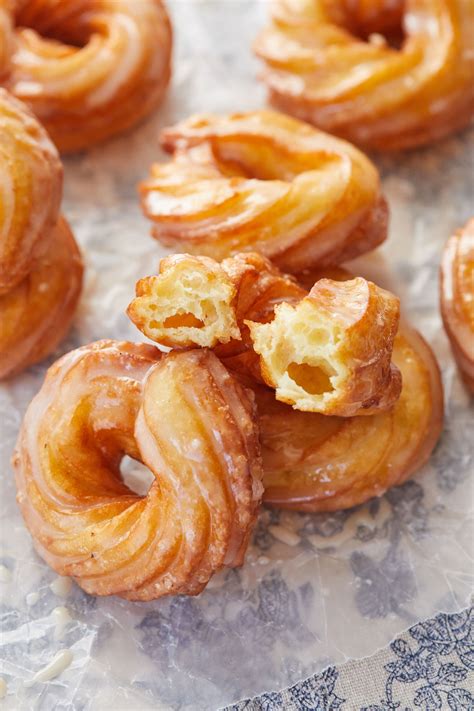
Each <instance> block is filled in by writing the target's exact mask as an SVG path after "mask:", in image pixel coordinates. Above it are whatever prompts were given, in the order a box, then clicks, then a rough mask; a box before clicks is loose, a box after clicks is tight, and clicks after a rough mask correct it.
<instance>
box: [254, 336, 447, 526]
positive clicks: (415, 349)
mask: <svg viewBox="0 0 474 711" xmlns="http://www.w3.org/2000/svg"><path fill="white" fill-rule="evenodd" d="M393 360H394V363H395V365H396V366H397V367H398V368H399V369H400V371H401V374H402V381H403V387H402V391H401V395H400V398H399V399H398V400H397V402H396V403H395V405H394V406H393V408H392V409H391V410H388V411H387V412H382V413H379V414H376V415H372V416H370V417H346V418H341V417H325V416H323V415H320V414H317V413H310V412H300V411H298V410H294V409H292V408H291V407H290V406H289V405H284V404H283V403H281V402H278V401H277V400H276V399H275V397H274V394H273V393H272V391H271V390H269V389H267V388H264V387H262V386H258V385H254V389H255V393H256V396H257V405H258V411H259V423H260V442H261V445H262V455H263V466H264V472H265V475H264V486H265V493H264V503H266V504H267V505H269V506H275V507H278V508H285V509H294V510H297V511H312V512H316V511H338V510H340V509H346V508H351V507H352V506H356V505H358V504H361V503H363V502H365V501H368V500H369V499H370V498H372V497H373V496H381V495H382V494H383V493H384V492H385V491H386V490H387V489H389V488H390V487H392V486H396V485H398V484H401V483H403V482H404V481H405V480H406V479H408V477H409V476H411V475H412V474H414V473H415V472H416V471H417V470H418V469H420V468H421V467H422V466H423V464H425V463H426V462H427V460H428V458H429V456H430V454H431V452H432V450H433V448H434V446H435V444H436V442H437V440H438V438H439V435H440V433H441V429H442V422H443V390H442V384H441V376H440V372H439V368H438V365H437V362H436V359H435V357H434V355H433V352H432V351H431V349H430V348H429V346H428V345H427V344H426V343H425V341H424V340H423V338H422V337H421V336H420V335H419V334H418V333H417V332H416V331H414V330H412V329H410V328H408V327H407V326H402V327H401V329H400V332H399V334H398V336H397V337H396V339H395V347H394V351H393ZM290 442H291V446H288V443H290Z"/></svg>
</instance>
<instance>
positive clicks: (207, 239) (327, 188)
mask: <svg viewBox="0 0 474 711" xmlns="http://www.w3.org/2000/svg"><path fill="white" fill-rule="evenodd" d="M161 142H162V146H163V148H164V149H165V150H167V151H169V152H171V153H173V159H172V160H171V162H169V163H164V164H155V165H153V166H152V169H151V175H150V178H149V179H148V180H146V181H145V182H143V183H142V184H141V186H140V192H141V196H142V206H143V210H144V212H145V214H146V215H147V216H148V217H149V218H150V219H151V220H152V221H153V223H154V225H153V231H152V234H153V236H154V237H155V238H156V239H158V240H160V241H161V242H162V243H163V244H165V245H166V246H170V247H174V248H178V247H179V248H181V249H183V248H184V249H185V250H186V251H189V252H193V253H198V254H203V255H206V256H211V257H214V258H215V259H218V260H221V259H223V258H224V257H227V256H230V255H233V254H236V253H238V252H243V251H252V250H256V251H259V252H261V253H262V254H263V255H265V256H266V257H269V258H270V259H272V261H274V262H275V264H277V265H278V266H279V267H280V268H282V269H284V270H285V271H289V272H297V271H301V270H302V269H306V268H309V267H312V266H316V265H318V266H325V265H328V264H338V263H340V262H342V261H345V260H347V259H351V258H353V257H356V256H357V255H359V254H362V253H364V252H367V251H368V250H371V249H374V248H375V247H376V246H377V245H378V244H380V243H381V242H383V240H384V239H385V238H386V235H387V219H388V214H387V205H386V202H385V200H384V198H383V196H382V194H381V190H380V180H379V175H378V172H377V170H376V168H375V166H374V165H373V164H372V163H371V162H370V161H369V159H368V158H366V157H365V156H364V155H363V154H362V153H361V152H360V151H358V150H357V149H356V148H354V147H353V146H351V145H350V144H348V143H346V142H344V141H341V140H339V139H337V138H334V137H332V136H329V135H327V134H324V133H322V132H321V131H317V130H316V129H314V128H312V127H311V126H309V125H307V124H304V123H302V122H300V121H295V120H294V119H291V118H289V117H286V116H284V115H283V114H278V113H275V112H272V111H255V112H250V113H246V114H245V113H243V114H231V115H228V116H213V115H208V114H206V115H198V116H194V117H191V118H190V119H188V120H187V121H183V122H182V123H179V124H177V125H176V126H174V127H173V128H169V129H166V130H165V131H164V132H163V133H162V136H161Z"/></svg>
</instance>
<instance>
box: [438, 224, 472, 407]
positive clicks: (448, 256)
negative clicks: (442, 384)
mask: <svg viewBox="0 0 474 711" xmlns="http://www.w3.org/2000/svg"><path fill="white" fill-rule="evenodd" d="M440 271H441V273H440V301H441V315H442V317H443V323H444V327H445V329H446V333H447V334H448V336H449V340H450V342H451V348H452V350H453V353H454V357H455V358H456V361H457V364H458V366H459V369H460V371H461V375H462V377H463V379H464V381H465V383H466V385H467V387H468V388H469V389H470V391H471V392H472V393H474V218H472V219H471V220H469V222H468V223H467V225H465V227H464V228H463V229H460V230H458V231H457V232H455V233H454V235H452V237H450V239H449V240H448V242H447V243H446V246H445V248H444V252H443V257H442V260H441V270H440Z"/></svg>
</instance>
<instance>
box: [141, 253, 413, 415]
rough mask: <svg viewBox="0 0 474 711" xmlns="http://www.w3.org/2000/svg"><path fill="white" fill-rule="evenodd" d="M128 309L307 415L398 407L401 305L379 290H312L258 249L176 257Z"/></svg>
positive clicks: (145, 283)
mask: <svg viewBox="0 0 474 711" xmlns="http://www.w3.org/2000/svg"><path fill="white" fill-rule="evenodd" d="M136 293H137V296H136V298H135V299H134V300H133V301H132V303H131V304H130V306H129V307H128V310H127V313H128V315H129V317H130V318H131V320H132V321H133V322H134V323H135V325H136V326H137V327H138V328H139V329H140V330H141V331H142V332H143V333H144V334H145V335H146V336H148V337H149V338H151V339H152V340H155V341H156V342H158V343H160V344H161V345H165V346H168V347H171V348H186V347H192V346H194V345H201V346H207V347H215V352H216V353H217V354H218V355H219V357H220V358H221V359H222V360H223V362H224V363H225V364H226V365H227V367H229V368H231V369H232V370H233V371H238V372H239V373H240V374H241V375H247V376H250V377H253V378H255V379H257V380H263V381H264V382H266V383H267V384H268V385H270V386H271V387H273V388H275V391H276V397H277V399H278V400H282V401H283V402H287V403H289V404H291V405H293V406H294V407H295V408H297V409H300V410H307V411H310V412H321V413H323V414H326V415H340V416H344V417H348V416H353V415H356V414H364V415H370V414H373V413H374V412H377V411H380V410H385V409H388V408H389V407H391V406H392V405H393V404H394V402H395V401H396V400H397V399H398V397H399V395H400V390H401V378H400V372H399V370H398V369H397V368H396V367H395V366H394V365H393V364H391V356H392V350H393V341H394V338H395V335H396V333H397V330H398V323H399V301H398V299H397V298H396V297H395V296H393V294H390V293H389V292H387V291H384V290H383V289H380V288H379V287H377V286H376V285H375V284H372V283H371V282H367V281H366V280H365V279H362V278H357V279H352V280H350V281H348V280H346V281H333V280H331V279H320V280H319V281H318V282H317V283H316V284H315V285H314V287H313V288H312V289H311V291H310V293H309V295H308V293H307V292H306V291H305V290H304V289H303V288H302V287H300V286H299V285H298V284H297V283H296V282H295V281H294V279H292V278H291V277H289V276H288V275H285V274H282V273H281V272H280V271H279V270H278V269H277V268H276V267H274V266H273V265H272V264H271V263H270V262H269V260H267V259H265V258H264V257H262V256H261V255H259V254H256V253H252V252H249V253H244V254H239V255H236V256H235V257H229V258H228V259H226V260H224V261H223V262H222V264H219V263H218V262H215V261H214V260H212V259H209V258H208V257H197V256H191V255H186V254H184V255H173V256H171V257H167V258H166V259H164V260H162V262H161V264H160V272H159V274H158V275H157V276H152V277H146V278H145V279H141V280H140V281H139V282H138V283H137V287H136Z"/></svg>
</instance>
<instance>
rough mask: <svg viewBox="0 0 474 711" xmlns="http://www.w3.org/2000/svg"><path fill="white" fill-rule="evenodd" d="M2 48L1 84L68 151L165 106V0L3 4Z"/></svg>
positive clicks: (37, 0) (167, 26)
mask: <svg viewBox="0 0 474 711" xmlns="http://www.w3.org/2000/svg"><path fill="white" fill-rule="evenodd" d="M8 46H9V47H10V54H9V53H8V52H7V51H6V47H8ZM0 47H3V50H2V49H0V81H2V83H3V85H4V86H5V87H6V88H7V89H9V91H11V92H12V93H13V94H15V96H17V97H18V98H19V99H22V100H23V101H24V102H26V103H27V104H28V105H29V106H30V108H31V109H32V110H33V111H34V113H35V114H36V116H37V117H38V118H39V120H40V121H41V122H42V123H43V124H44V126H45V127H46V129H47V131H48V133H49V134H50V135H51V137H52V139H53V141H54V142H55V143H56V145H57V146H58V148H59V150H60V151H61V152H70V151H77V150H81V149H83V148H88V147H89V146H92V145H94V144H96V143H99V142H101V141H103V140H105V139H107V138H110V137H111V136H114V135H115V134H117V133H120V132H122V131H125V130H127V129H128V128H130V127H131V126H133V124H135V123H137V122H138V121H140V120H141V119H143V118H144V117H145V116H146V115H147V114H149V113H150V112H151V111H152V110H153V109H154V108H155V107H156V106H157V105H158V104H159V103H160V101H161V99H162V97H163V94H164V91H165V89H166V86H167V84H168V81H169V77H170V55H171V26H170V22H169V19H168V16H167V14H166V10H165V8H164V5H163V3H162V2H161V0H133V1H132V2H130V1H127V0H28V1H27V2H25V0H18V1H17V2H11V0H0ZM2 60H3V65H4V67H5V69H4V72H3V75H4V76H3V77H2V71H1V63H2Z"/></svg>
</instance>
